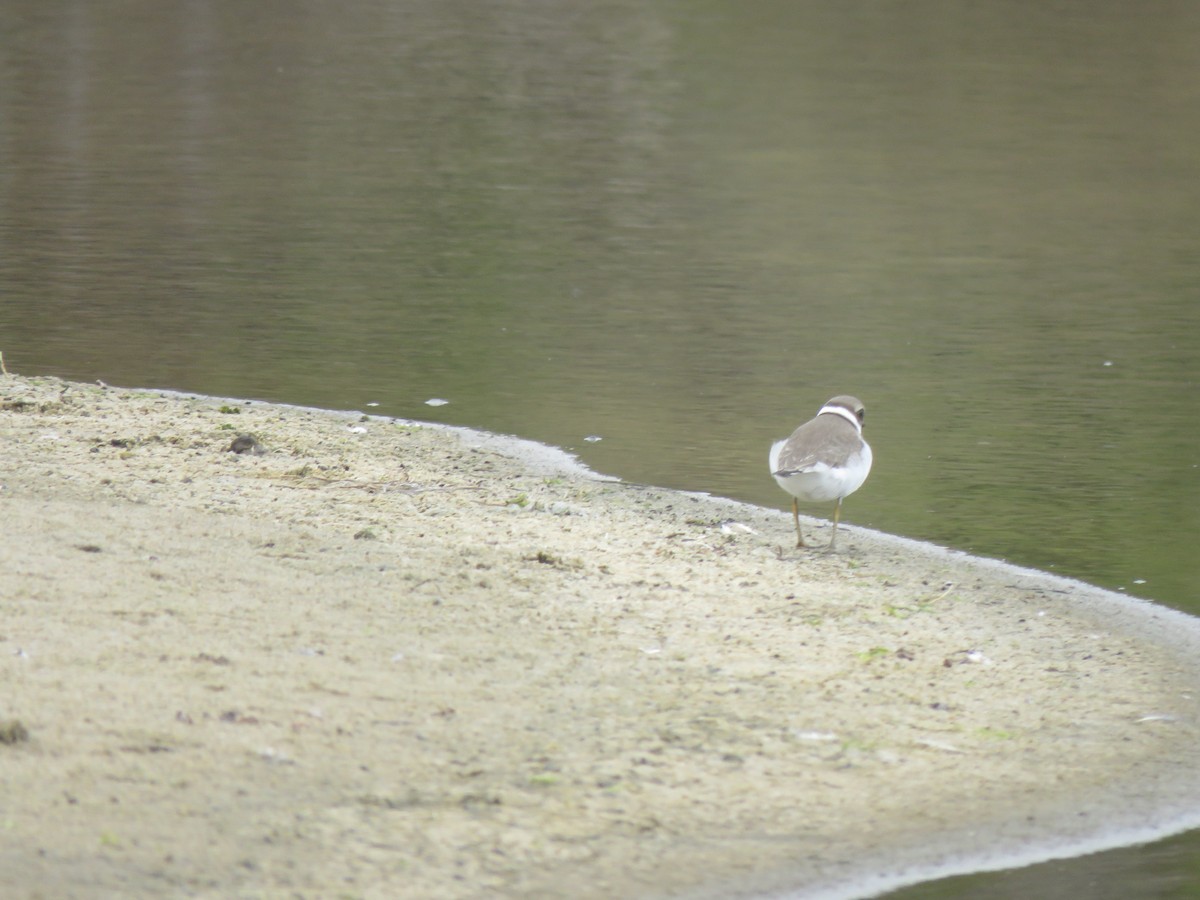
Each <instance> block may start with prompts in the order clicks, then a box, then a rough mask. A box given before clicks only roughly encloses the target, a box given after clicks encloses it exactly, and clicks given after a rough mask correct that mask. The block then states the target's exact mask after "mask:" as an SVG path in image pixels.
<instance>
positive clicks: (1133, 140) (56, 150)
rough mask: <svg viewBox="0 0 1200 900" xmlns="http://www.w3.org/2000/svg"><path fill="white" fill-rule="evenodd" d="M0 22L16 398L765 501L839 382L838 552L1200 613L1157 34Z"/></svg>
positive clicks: (952, 18)
mask: <svg viewBox="0 0 1200 900" xmlns="http://www.w3.org/2000/svg"><path fill="white" fill-rule="evenodd" d="M6 19H7V23H6V28H5V29H4V31H3V32H2V33H0V122H2V123H3V125H0V351H3V352H4V354H5V360H6V362H7V363H8V365H9V368H10V369H12V370H14V371H18V372H21V373H24V374H41V373H50V374H56V375H62V376H65V377H69V378H75V379H82V380H91V379H96V378H100V379H103V380H105V381H107V382H109V383H113V384H120V385H139V386H141V385H145V386H161V387H172V388H178V389H183V390H191V391H198V392H203V393H211V394H219V395H228V396H239V397H243V396H248V397H259V398H264V399H272V400H279V401H284V402H289V403H298V404H305V405H314V406H325V407H336V408H362V407H364V406H365V404H367V403H372V402H374V403H378V404H379V406H378V407H372V411H374V412H380V413H384V414H392V415H400V416H408V417H413V418H423V419H437V420H439V421H446V422H451V423H456V424H467V425H472V426H476V427H480V428H485V429H489V430H495V431H500V432H507V433H513V434H518V435H521V436H524V437H529V438H534V439H537V440H541V441H545V442H548V443H552V444H555V445H559V446H564V447H568V448H573V449H575V450H576V451H577V452H578V453H579V455H580V457H581V458H582V459H583V460H584V461H585V462H586V463H588V464H589V465H591V466H593V467H594V468H596V469H599V470H601V471H604V472H608V473H611V474H616V475H619V476H621V477H623V478H626V479H629V480H635V481H643V482H648V483H654V484H659V485H666V486H672V487H678V488H686V489H690V490H705V491H710V492H712V493H716V494H721V495H727V496H734V497H738V498H741V499H745V500H749V501H752V502H755V503H760V504H767V505H774V506H777V507H779V508H783V507H785V506H786V505H787V503H788V498H787V496H786V495H784V494H783V493H782V492H781V491H780V490H779V489H778V487H777V486H776V485H775V484H774V482H773V481H772V480H771V479H770V478H769V476H768V474H767V470H766V468H767V467H766V454H767V448H768V447H769V445H770V443H771V441H772V440H774V439H776V438H778V437H782V436H784V435H785V434H787V433H788V432H789V431H790V430H791V429H792V428H793V427H794V426H795V425H796V424H798V423H799V422H800V421H802V420H804V419H807V418H808V417H810V416H811V415H812V414H813V413H814V412H815V411H816V409H817V408H818V407H819V406H820V404H821V403H822V401H824V400H825V399H827V398H828V397H830V396H832V395H834V394H838V393H853V394H856V395H857V396H859V397H861V398H863V399H864V400H865V402H866V404H867V409H868V412H867V429H866V434H867V437H868V439H869V440H870V441H871V443H872V445H873V447H874V450H875V470H874V471H873V473H872V475H871V478H870V480H869V481H868V482H867V484H866V485H865V486H864V487H863V489H862V490H861V491H860V492H859V493H857V494H855V495H854V496H853V497H852V498H850V500H849V501H848V502H847V504H846V507H845V510H844V521H848V522H851V523H857V524H862V525H868V526H871V527H875V528H879V529H883V530H885V531H891V532H897V533H900V534H905V535H909V536H912V537H916V538H921V539H926V540H932V541H935V542H938V543H942V544H946V545H949V546H954V547H958V548H961V549H964V550H970V551H973V552H976V553H980V554H984V555H989V556H996V557H1003V558H1007V559H1010V560H1012V561H1014V562H1018V563H1021V564H1024V565H1029V566H1034V567H1038V568H1046V569H1051V570H1053V571H1055V572H1058V573H1061V574H1064V575H1069V576H1072V577H1077V578H1081V579H1084V580H1087V581H1090V582H1093V583H1097V584H1102V585H1106V586H1109V587H1113V588H1119V589H1123V590H1127V591H1129V592H1131V593H1136V594H1139V595H1142V596H1146V597H1150V598H1152V599H1156V600H1159V601H1161V602H1164V603H1168V604H1170V605H1173V606H1176V607H1179V608H1182V609H1186V610H1189V611H1191V612H1194V613H1200V590H1197V584H1198V583H1200V555H1198V554H1197V553H1196V544H1197V534H1198V533H1200V450H1198V449H1197V433H1198V429H1197V425H1196V422H1197V417H1198V415H1200V290H1198V288H1200V253H1198V252H1197V250H1198V249H1200V248H1198V246H1197V245H1198V243H1200V241H1198V238H1197V236H1198V235H1200V202H1198V201H1200V197H1198V196H1197V195H1198V194H1200V153H1197V152H1196V149H1195V148H1196V147H1197V146H1200V93H1198V92H1197V90H1196V87H1195V85H1196V84H1200V56H1197V54H1196V52H1195V48H1196V47H1197V46H1200V7H1198V6H1196V5H1194V4H1190V3H1183V2H1178V3H1171V2H1162V3H1155V4H1152V5H1150V6H1141V5H1129V4H1123V3H1116V2H1101V3H1095V4H1089V5H1086V6H1084V5H1075V4H1053V5H1041V4H1028V3H1023V2H996V3H989V4H957V3H948V2H933V0H916V2H913V3H909V4H894V3H871V4H843V3H833V2H827V3H808V2H806V3H791V2H787V3H784V2H772V3H762V4H756V5H755V6H754V7H753V10H750V9H749V8H748V7H746V6H745V5H743V4H736V3H731V2H727V0H726V2H714V0H703V2H694V3H686V4H685V3H682V2H661V0H660V2H647V3H634V2H631V0H630V2H619V0H600V2H595V3H586V4H584V3H573V2H558V3H554V4H533V3H522V2H511V0H501V2H497V3H491V4H487V5H482V4H479V5H476V4H471V5H461V4H450V3H445V2H441V0H426V2H405V3H384V2H377V0H366V2H362V3H355V4H350V5H346V6H344V7H340V6H339V7H335V6H334V5H332V4H322V3H317V2H297V3H294V4H290V5H287V6H279V5H276V4H235V3H228V2H225V3H223V2H212V3H191V4H179V5H174V4H166V5H164V4H157V3H151V2H148V0H131V2H125V3H121V4H93V3H68V4H44V3H33V2H15V3H10V4H9V5H8V7H7V9H6ZM435 397H437V398H444V399H446V400H448V401H449V404H448V405H445V406H440V407H430V406H427V405H425V402H424V401H426V400H427V399H430V398H435ZM589 437H591V438H595V437H599V438H601V440H598V441H596V440H586V439H587V438H589ZM813 512H814V513H816V514H821V515H824V514H827V513H826V511H825V510H821V509H817V510H813ZM785 531H786V528H785ZM786 540H787V535H786V534H784V535H781V541H786ZM1155 846H1156V847H1157V846H1159V845H1155ZM1170 848H1171V849H1170V852H1169V853H1167V854H1165V855H1166V862H1164V863H1163V865H1166V866H1168V867H1171V866H1174V867H1176V869H1177V870H1179V871H1189V870H1190V869H1194V867H1195V860H1196V859H1198V858H1200V843H1198V842H1197V839H1196V838H1195V837H1194V836H1189V837H1187V838H1185V839H1182V840H1180V841H1177V842H1174V843H1172V844H1170ZM1118 858H1119V857H1116V856H1113V855H1110V854H1105V855H1101V856H1100V857H1097V859H1100V860H1113V859H1118ZM1084 864H1085V863H1082V862H1081V863H1080V865H1084ZM1104 865H1106V866H1109V868H1115V870H1116V873H1117V874H1113V872H1111V871H1109V870H1108V869H1106V870H1105V875H1104V877H1105V880H1106V883H1114V884H1121V883H1122V882H1121V881H1120V879H1121V878H1122V877H1125V878H1126V882H1125V883H1124V888H1125V891H1126V893H1124V894H1123V896H1131V897H1136V896H1168V895H1167V894H1161V893H1155V892H1153V891H1150V889H1149V888H1148V887H1146V880H1145V878H1144V872H1143V871H1141V869H1140V868H1139V867H1138V866H1137V865H1128V866H1124V867H1122V865H1119V864H1113V863H1110V862H1105V863H1104ZM1189 867H1190V869H1189ZM1121 872H1126V875H1125V876H1122V875H1121V874H1120V873H1121ZM1043 877H1045V878H1047V879H1053V877H1055V876H1050V875H1047V876H1043ZM981 878H982V879H983V880H984V882H985V883H992V884H996V883H998V882H995V881H993V882H987V879H988V878H993V879H995V878H999V876H981ZM1114 879H1115V880H1114ZM1051 887H1052V885H1051V883H1050V881H1047V882H1046V883H1045V884H1044V885H1043V893H1041V895H1042V896H1051V894H1050V893H1046V892H1045V891H1049V890H1050V889H1051ZM976 889H978V888H977V886H976V887H973V888H972V890H976ZM914 890H916V891H917V892H918V893H911V894H909V895H906V896H911V897H917V896H926V895H924V894H920V893H919V892H920V891H921V890H926V889H923V888H922V889H914ZM928 890H933V888H932V887H930V888H928ZM1143 890H1144V892H1142V891H1143ZM1139 892H1142V893H1139ZM1035 893H1037V892H1036V891H1035ZM927 896H935V895H934V894H928V895H927ZM937 896H941V895H937Z"/></svg>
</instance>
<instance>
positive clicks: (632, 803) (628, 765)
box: [0, 375, 1200, 898]
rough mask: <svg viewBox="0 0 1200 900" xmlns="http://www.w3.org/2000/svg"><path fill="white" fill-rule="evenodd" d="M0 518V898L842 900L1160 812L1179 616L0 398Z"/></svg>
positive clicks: (1186, 648)
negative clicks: (767, 898) (820, 899)
mask: <svg viewBox="0 0 1200 900" xmlns="http://www.w3.org/2000/svg"><path fill="white" fill-rule="evenodd" d="M248 435H253V437H254V441H251V440H250V439H249V438H247V439H245V440H243V441H241V442H239V445H238V449H240V450H243V451H244V452H241V453H238V452H234V451H233V450H231V449H230V447H231V445H232V444H233V443H234V440H235V438H238V437H240V436H248ZM752 450H753V448H750V450H748V452H750V451H752ZM764 477H766V475H765V469H764ZM869 487H870V486H869V484H868V489H869ZM780 496H781V507H782V506H783V505H784V501H785V500H786V498H785V497H784V495H783V494H782V493H781V495H780ZM0 512H2V515H3V540H2V541H0V798H2V799H0V830H2V833H3V840H2V841H0V894H3V895H4V896H6V897H14V898H16V897H22V898H24V897H29V898H32V897H67V896H71V897H92V896H116V895H121V896H138V897H152V896H212V897H267V896H311V897H318V896H319V897H364V898H366V897H370V898H383V897H414V898H417V897H419V898H459V897H484V896H510V897H516V896H520V897H564V896H570V897H673V896H725V897H728V896H748V895H753V894H769V893H771V892H775V891H782V892H786V891H790V890H794V891H797V892H803V893H804V895H805V896H810V895H811V896H816V895H820V894H821V892H826V894H827V895H829V896H833V895H840V896H854V895H864V894H866V893H870V891H872V890H875V889H878V888H880V887H881V886H884V885H887V884H890V883H896V882H897V881H903V880H907V879H911V878H912V877H916V873H931V872H934V871H936V870H937V869H938V867H939V866H951V867H953V866H955V865H958V864H960V863H961V862H963V861H964V860H965V861H971V860H975V861H980V862H981V863H984V864H986V863H987V862H988V861H989V860H994V859H996V858H1001V857H1003V858H1009V857H1012V858H1019V857H1021V856H1022V855H1029V854H1034V855H1036V854H1038V853H1041V852H1043V851H1049V852H1056V848H1057V850H1061V851H1062V852H1066V851H1069V850H1070V849H1071V848H1074V847H1079V846H1083V845H1086V844H1088V843H1089V842H1097V841H1098V842H1100V843H1103V842H1104V841H1107V840H1111V839H1113V838H1114V836H1116V837H1117V838H1119V837H1120V836H1121V835H1131V834H1132V835H1136V834H1142V833H1146V834H1150V833H1154V832H1156V831H1162V830H1164V829H1166V830H1169V829H1171V828H1176V827H1183V826H1184V825H1187V824H1193V823H1191V822H1190V821H1189V819H1188V817H1189V816H1191V815H1194V811H1195V810H1196V809H1197V806H1198V804H1197V798H1198V797H1200V775H1198V772H1197V769H1198V768H1200V764H1198V763H1197V759H1196V753H1195V747H1196V746H1197V743H1198V738H1200V726H1198V722H1197V690H1198V687H1200V679H1198V678H1197V675H1198V669H1200V654H1198V653H1197V648H1198V647H1200V641H1198V640H1197V631H1196V628H1195V623H1196V620H1195V619H1191V618H1189V617H1187V616H1183V615H1182V614H1179V613H1174V612H1172V611H1170V610H1166V609H1163V608H1161V607H1157V606H1154V605H1152V604H1147V603H1142V602H1139V601H1134V600H1130V599H1128V598H1123V597H1119V596H1116V595H1113V594H1110V593H1107V592H1104V591H1100V590H1098V589H1094V588H1090V587H1088V586H1085V585H1081V584H1078V583H1076V582H1069V581H1066V580H1064V579H1060V578H1055V577H1053V576H1049V575H1043V574H1041V573H1036V572H1031V571H1028V570H1018V569H1014V568H1012V567H1007V566H1004V565H999V564H995V563H991V562H989V561H986V560H977V559H973V558H970V557H966V556H963V555H959V554H953V553H948V552H945V551H941V550H938V549H937V548H932V547H928V546H926V545H920V544H916V543H913V542H908V541H904V540H901V539H895V538H891V537H888V536H886V535H880V534H876V533H872V532H869V531H865V530H863V529H859V528H854V527H847V526H843V528H844V531H843V532H842V533H840V534H839V552H837V553H835V554H823V553H821V552H819V551H811V550H809V551H805V550H797V549H795V548H794V547H793V544H794V533H793V531H792V524H791V517H790V514H787V513H783V512H781V511H779V510H766V509H760V508H756V507H752V506H747V505H744V504H739V503H734V502H732V501H728V500H722V499H720V498H712V497H707V496H702V495H693V494H683V493H677V492H671V491H667V490H661V489H656V488H653V487H646V486H639V485H632V484H626V483H622V482H618V481H613V480H606V479H603V478H600V477H597V476H595V475H592V474H590V473H588V472H586V471H584V470H582V469H581V468H579V467H575V466H572V465H571V464H570V463H569V461H568V460H567V458H566V457H561V456H557V455H555V454H554V453H553V452H550V451H543V450H541V449H539V448H536V447H531V446H530V445H528V444H525V443H522V442H518V441H509V440H503V439H499V438H496V437H494V436H488V435H483V434H480V433H477V432H470V431H462V430H454V429H448V428H444V427H440V426H429V425H422V424H418V423H412V422H403V421H393V420H389V419H385V418H378V417H369V416H364V415H362V414H358V413H355V414H347V413H333V412H324V411H317V410H306V409H297V408H292V407H282V406H275V405H270V404H266V403H257V402H247V401H230V400H220V399H214V398H204V397H190V396H185V395H179V394H170V393H164V392H157V391H148V390H123V389H115V388H108V387H104V386H99V385H83V384H75V383H68V382H63V381H59V380H56V379H50V378H22V377H18V376H11V375H9V376H3V377H0ZM805 525H806V528H807V529H808V532H809V534H810V535H811V536H812V537H813V538H814V539H815V541H817V542H822V541H824V540H827V536H828V523H820V522H816V521H814V520H806V521H805Z"/></svg>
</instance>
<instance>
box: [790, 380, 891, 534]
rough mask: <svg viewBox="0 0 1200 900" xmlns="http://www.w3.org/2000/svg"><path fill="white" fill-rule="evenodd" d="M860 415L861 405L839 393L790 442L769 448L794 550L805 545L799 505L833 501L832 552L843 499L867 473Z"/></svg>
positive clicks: (867, 458) (868, 456)
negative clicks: (788, 503) (785, 498)
mask: <svg viewBox="0 0 1200 900" xmlns="http://www.w3.org/2000/svg"><path fill="white" fill-rule="evenodd" d="M865 415H866V410H865V409H864V408H863V405H862V401H861V400H859V399H858V398H857V397H850V396H847V395H845V394H843V395H841V396H838V397H834V398H833V399H831V400H828V401H826V403H825V405H824V406H822V407H821V409H820V410H819V411H818V412H817V415H816V416H815V417H814V418H812V419H810V420H809V421H807V422H805V423H804V424H803V425H801V426H800V427H799V428H797V429H796V430H795V431H793V432H792V435H791V437H788V438H785V439H784V440H782V441H776V442H775V443H774V444H773V445H772V446H771V456H770V462H771V475H772V476H774V478H775V480H776V481H777V482H779V486H780V487H781V488H783V489H784V490H785V491H787V492H788V493H789V494H791V495H792V518H793V519H795V521H796V546H797V547H805V546H807V545H806V544H805V543H804V535H803V534H802V533H801V531H800V507H799V501H800V500H805V501H807V502H811V503H823V502H828V501H829V500H836V501H837V505H835V506H834V508H833V534H832V535H831V536H830V538H829V549H830V550H832V549H834V548H835V546H836V544H837V529H838V518H839V517H840V516H841V513H842V500H843V499H844V498H845V497H848V496H849V495H850V494H853V493H854V492H855V491H857V490H858V489H859V488H860V487H862V483H863V482H864V481H866V480H867V473H868V472H870V471H871V447H870V445H869V444H867V442H866V441H864V440H863V437H862V427H863V419H864V417H865Z"/></svg>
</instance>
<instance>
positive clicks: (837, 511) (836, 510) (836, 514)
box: [829, 497, 842, 550]
mask: <svg viewBox="0 0 1200 900" xmlns="http://www.w3.org/2000/svg"><path fill="white" fill-rule="evenodd" d="M841 515H842V498H841V497H838V499H837V504H836V505H835V506H834V507H833V534H831V535H830V536H829V549H830V550H833V549H835V548H836V547H837V526H838V519H839V518H840V517H841Z"/></svg>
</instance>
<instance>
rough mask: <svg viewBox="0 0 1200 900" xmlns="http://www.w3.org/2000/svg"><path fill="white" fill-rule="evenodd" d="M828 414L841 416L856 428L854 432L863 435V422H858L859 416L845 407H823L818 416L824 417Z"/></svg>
mask: <svg viewBox="0 0 1200 900" xmlns="http://www.w3.org/2000/svg"><path fill="white" fill-rule="evenodd" d="M826 413H832V414H833V415H835V416H841V417H842V418H843V419H845V420H846V421H847V422H849V423H850V424H851V425H853V426H854V430H855V431H857V432H858V433H859V434H862V422H860V421H858V416H856V415H855V414H854V413H852V412H850V410H848V409H846V407H844V406H822V407H821V411H820V412H819V413H817V415H818V416H823V415H825V414H826Z"/></svg>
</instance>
